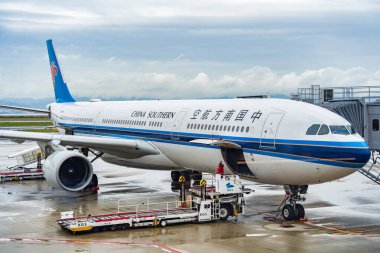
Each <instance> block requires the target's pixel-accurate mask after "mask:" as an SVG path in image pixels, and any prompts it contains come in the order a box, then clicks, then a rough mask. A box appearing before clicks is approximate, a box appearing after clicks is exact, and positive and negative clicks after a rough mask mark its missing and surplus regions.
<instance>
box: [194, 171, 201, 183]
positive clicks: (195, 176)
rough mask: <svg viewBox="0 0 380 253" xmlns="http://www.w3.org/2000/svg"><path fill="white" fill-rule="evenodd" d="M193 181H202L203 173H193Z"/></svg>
mask: <svg viewBox="0 0 380 253" xmlns="http://www.w3.org/2000/svg"><path fill="white" fill-rule="evenodd" d="M193 180H194V181H199V180H202V172H199V171H193Z"/></svg>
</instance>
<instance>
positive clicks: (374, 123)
mask: <svg viewBox="0 0 380 253" xmlns="http://www.w3.org/2000/svg"><path fill="white" fill-rule="evenodd" d="M372 131H379V120H378V119H373V120H372Z"/></svg>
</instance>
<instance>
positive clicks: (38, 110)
mask: <svg viewBox="0 0 380 253" xmlns="http://www.w3.org/2000/svg"><path fill="white" fill-rule="evenodd" d="M0 108H6V109H11V110H19V111H25V112H35V113H50V112H49V110H43V109H35V108H28V107H20V106H12V105H0Z"/></svg>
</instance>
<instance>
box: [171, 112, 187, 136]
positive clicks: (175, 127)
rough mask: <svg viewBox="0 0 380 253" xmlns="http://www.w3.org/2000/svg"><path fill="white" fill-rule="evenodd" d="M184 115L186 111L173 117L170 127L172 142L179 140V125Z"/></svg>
mask: <svg viewBox="0 0 380 253" xmlns="http://www.w3.org/2000/svg"><path fill="white" fill-rule="evenodd" d="M186 114H187V111H180V112H179V113H178V114H177V117H175V119H174V123H173V127H172V140H179V135H180V134H179V132H180V130H181V125H182V122H183V119H184V118H185V116H186Z"/></svg>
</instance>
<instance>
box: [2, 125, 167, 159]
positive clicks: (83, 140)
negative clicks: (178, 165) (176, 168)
mask: <svg viewBox="0 0 380 253" xmlns="http://www.w3.org/2000/svg"><path fill="white" fill-rule="evenodd" d="M0 138H3V139H11V140H13V141H16V142H17V141H18V142H19V141H25V140H29V141H37V142H44V143H48V142H52V143H54V144H55V145H62V146H73V147H81V148H92V149H95V150H99V151H102V152H107V153H110V154H114V155H118V156H121V157H126V158H127V157H128V158H132V157H134V158H137V157H142V156H145V155H157V154H160V151H159V150H158V149H157V148H156V147H154V146H153V145H151V144H150V143H148V142H146V141H144V140H139V139H119V138H110V137H95V136H79V135H62V134H51V133H34V132H20V131H9V130H3V131H0Z"/></svg>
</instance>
